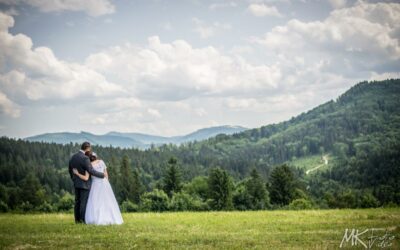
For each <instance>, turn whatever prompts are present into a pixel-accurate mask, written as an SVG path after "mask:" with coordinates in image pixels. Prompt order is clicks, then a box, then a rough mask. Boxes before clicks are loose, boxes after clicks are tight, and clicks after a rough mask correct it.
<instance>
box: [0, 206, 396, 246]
mask: <svg viewBox="0 0 400 250" xmlns="http://www.w3.org/2000/svg"><path fill="white" fill-rule="evenodd" d="M123 217H124V220H125V223H124V224H123V225H121V226H88V225H75V224H74V223H73V215H72V214H27V215H21V214H0V228H1V229H0V249H35V248H36V249H57V248H71V249H103V248H110V249H176V248H183V249H249V248H251V249H338V248H339V245H340V243H341V240H342V238H343V235H344V231H345V229H346V228H355V229H359V230H365V229H367V228H386V229H388V230H389V232H390V234H391V235H392V236H394V239H392V240H391V241H390V243H391V244H393V245H392V246H391V247H390V248H385V249H400V244H399V242H400V241H399V237H400V228H399V225H400V208H385V209H354V210H351V209H345V210H306V211H282V210H280V211H255V212H198V213H196V212H180V213H130V214H123ZM382 234H383V233H382ZM346 246H347V247H346V249H363V248H362V247H360V245H359V247H351V245H350V242H349V243H347V244H346ZM373 249H381V248H379V247H377V244H376V243H375V245H374V246H373Z"/></svg>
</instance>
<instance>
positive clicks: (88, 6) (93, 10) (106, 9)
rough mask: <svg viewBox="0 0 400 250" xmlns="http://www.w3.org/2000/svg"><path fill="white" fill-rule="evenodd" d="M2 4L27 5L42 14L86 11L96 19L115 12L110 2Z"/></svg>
mask: <svg viewBox="0 0 400 250" xmlns="http://www.w3.org/2000/svg"><path fill="white" fill-rule="evenodd" d="M0 3H2V4H6V5H20V4H27V5H30V6H32V7H35V8H38V9H39V10H40V11H42V12H60V11H84V12H86V13H87V14H88V15H90V16H94V17H95V16H101V15H105V14H111V13H114V12H115V6H114V5H113V4H112V3H111V2H110V1H109V0H84V1H81V0H0Z"/></svg>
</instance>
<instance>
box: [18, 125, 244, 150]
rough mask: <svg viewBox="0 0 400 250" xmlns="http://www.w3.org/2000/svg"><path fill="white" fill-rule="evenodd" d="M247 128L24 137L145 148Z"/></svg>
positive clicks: (229, 127)
mask: <svg viewBox="0 0 400 250" xmlns="http://www.w3.org/2000/svg"><path fill="white" fill-rule="evenodd" d="M245 130H247V128H245V127H241V126H231V125H224V126H216V127H209V128H203V129H199V130H197V131H194V132H192V133H189V134H187V135H181V136H171V137H166V136H157V135H149V134H143V133H122V132H115V131H112V132H109V133H107V134H104V135H95V134H92V133H89V132H83V131H82V132H80V133H70V132H60V133H46V134H40V135H35V136H31V137H27V138H25V140H27V141H36V142H49V143H52V142H54V143H59V144H69V143H71V142H72V143H81V142H82V141H89V142H90V143H92V144H93V145H101V146H110V145H111V146H113V147H121V148H130V147H135V148H140V149H146V148H149V147H150V146H151V145H156V146H159V145H163V144H170V143H172V144H181V143H185V142H194V141H202V140H206V139H208V138H211V137H214V136H216V135H219V134H225V135H232V134H235V133H240V132H243V131H245Z"/></svg>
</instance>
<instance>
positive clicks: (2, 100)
mask: <svg viewBox="0 0 400 250" xmlns="http://www.w3.org/2000/svg"><path fill="white" fill-rule="evenodd" d="M0 112H1V113H4V114H6V115H8V116H11V117H13V118H17V117H19V116H20V114H21V110H20V108H19V107H18V106H17V105H16V104H15V103H14V102H12V101H11V100H10V99H8V97H7V96H6V95H5V94H4V93H2V92H0Z"/></svg>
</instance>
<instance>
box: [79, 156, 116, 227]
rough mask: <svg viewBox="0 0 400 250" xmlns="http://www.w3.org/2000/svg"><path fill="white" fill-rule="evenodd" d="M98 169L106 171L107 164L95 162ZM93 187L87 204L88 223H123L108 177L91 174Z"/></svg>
mask: <svg viewBox="0 0 400 250" xmlns="http://www.w3.org/2000/svg"><path fill="white" fill-rule="evenodd" d="M93 168H94V169H95V170H96V171H99V172H102V173H104V171H105V169H106V168H107V167H106V164H105V163H104V162H103V161H102V160H100V161H98V162H97V163H95V164H93ZM91 178H92V187H91V189H90V193H89V198H88V202H87V205H86V213H85V222H86V224H95V225H111V224H122V223H123V222H124V221H123V219H122V216H121V212H120V210H119V207H118V203H117V200H116V199H115V196H114V192H113V190H112V188H111V185H110V182H109V181H108V179H107V178H103V179H102V178H98V177H95V176H91Z"/></svg>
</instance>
